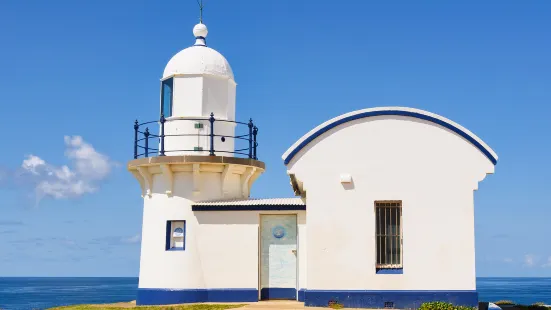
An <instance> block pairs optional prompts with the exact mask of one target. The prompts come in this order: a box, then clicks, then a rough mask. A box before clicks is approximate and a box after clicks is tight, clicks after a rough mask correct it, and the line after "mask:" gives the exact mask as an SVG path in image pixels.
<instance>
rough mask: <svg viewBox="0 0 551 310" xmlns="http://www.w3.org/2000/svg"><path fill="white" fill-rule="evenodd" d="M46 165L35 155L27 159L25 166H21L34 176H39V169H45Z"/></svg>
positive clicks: (24, 162)
mask: <svg viewBox="0 0 551 310" xmlns="http://www.w3.org/2000/svg"><path fill="white" fill-rule="evenodd" d="M45 165H46V162H45V161H44V160H42V158H40V157H38V156H34V155H29V156H27V159H25V160H24V161H23V164H21V168H23V169H25V170H27V171H29V172H30V173H32V174H34V175H38V174H39V172H38V171H37V169H39V168H41V167H44V166H45Z"/></svg>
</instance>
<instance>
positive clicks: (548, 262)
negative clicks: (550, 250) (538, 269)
mask: <svg viewBox="0 0 551 310" xmlns="http://www.w3.org/2000/svg"><path fill="white" fill-rule="evenodd" d="M541 266H542V267H544V268H550V267H551V256H549V257H548V258H547V262H545V264H543V265H541Z"/></svg>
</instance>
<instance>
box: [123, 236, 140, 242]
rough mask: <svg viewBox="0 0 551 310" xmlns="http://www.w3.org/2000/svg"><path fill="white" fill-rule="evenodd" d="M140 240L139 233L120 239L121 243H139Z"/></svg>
mask: <svg viewBox="0 0 551 310" xmlns="http://www.w3.org/2000/svg"><path fill="white" fill-rule="evenodd" d="M141 240H142V235H141V234H136V235H134V236H132V237H127V238H122V239H121V241H122V242H123V243H139V242H140V241H141Z"/></svg>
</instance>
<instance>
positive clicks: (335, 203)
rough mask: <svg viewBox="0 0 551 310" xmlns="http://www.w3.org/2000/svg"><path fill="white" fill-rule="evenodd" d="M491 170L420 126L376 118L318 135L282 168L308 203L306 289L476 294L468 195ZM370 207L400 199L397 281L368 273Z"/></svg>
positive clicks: (445, 136)
mask: <svg viewBox="0 0 551 310" xmlns="http://www.w3.org/2000/svg"><path fill="white" fill-rule="evenodd" d="M493 169H494V166H493V164H492V163H491V162H490V161H489V160H488V159H487V158H486V157H485V156H484V155H483V154H482V153H481V152H480V151H479V150H478V149H476V148H475V147H474V146H473V145H472V144H470V143H469V142H467V141H466V140H465V139H463V138H462V137H460V136H458V135H457V134H455V133H453V132H452V131H450V130H447V129H445V128H443V127H440V126H438V125H435V124H433V123H429V122H426V121H423V120H418V119H413V118H408V117H401V116H377V117H370V118H364V119H359V120H355V121H351V122H348V123H345V124H343V125H340V126H338V127H336V128H333V129H332V130H330V131H328V132H326V133H324V134H322V135H321V136H320V137H318V138H316V139H315V140H314V141H312V142H311V143H310V144H308V145H307V146H306V147H305V148H304V149H302V150H301V151H300V152H299V153H298V154H297V155H296V156H295V157H294V158H293V160H292V161H291V162H290V163H289V164H288V170H289V171H290V172H291V173H294V174H295V175H296V177H297V179H298V180H299V181H301V182H303V186H304V190H305V191H306V196H307V198H306V199H307V206H308V245H307V247H308V249H307V252H308V258H307V271H308V274H307V281H308V286H307V288H308V289H328V290H474V289H476V283H475V280H476V278H475V244H474V240H475V239H474V206H473V190H474V189H475V188H477V184H478V182H479V181H481V180H482V179H483V178H484V177H485V175H486V173H492V172H493ZM343 173H348V174H351V176H352V180H353V183H352V184H348V185H345V184H341V183H340V175H341V174H343ZM377 200H401V201H402V205H403V207H402V210H403V211H402V214H403V215H402V225H403V265H404V269H403V274H397V275H395V274H392V275H385V274H376V272H375V264H376V261H375V255H376V254H375V253H376V246H375V213H374V202H375V201H377ZM320 271H322V272H320Z"/></svg>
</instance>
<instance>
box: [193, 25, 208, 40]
mask: <svg viewBox="0 0 551 310" xmlns="http://www.w3.org/2000/svg"><path fill="white" fill-rule="evenodd" d="M208 33H209V31H208V29H207V26H206V25H205V24H197V25H195V27H193V35H194V36H195V37H196V38H197V37H203V38H206V37H207V34H208Z"/></svg>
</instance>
